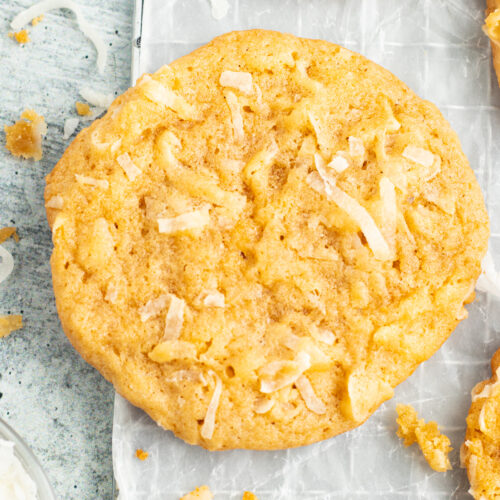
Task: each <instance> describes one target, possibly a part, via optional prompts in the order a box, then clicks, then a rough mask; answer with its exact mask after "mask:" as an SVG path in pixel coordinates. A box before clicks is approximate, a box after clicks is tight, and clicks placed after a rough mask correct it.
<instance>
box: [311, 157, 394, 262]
mask: <svg viewBox="0 0 500 500" xmlns="http://www.w3.org/2000/svg"><path fill="white" fill-rule="evenodd" d="M315 161H316V168H317V170H318V173H319V176H320V178H318V177H316V176H315V175H314V172H312V173H311V174H309V176H308V177H307V181H308V183H309V185H310V186H311V187H312V188H313V189H314V190H315V191H318V192H319V193H320V194H323V195H325V194H326V197H327V198H328V199H329V200H331V201H333V202H334V203H336V204H337V205H338V206H339V207H340V208H341V209H342V210H344V211H345V212H347V214H348V215H349V216H350V217H352V219H353V220H354V221H355V222H356V223H357V224H358V225H359V227H360V229H361V231H362V232H363V234H364V236H365V238H366V241H367V242H368V245H369V247H370V248H371V249H372V252H373V254H374V255H375V258H376V259H378V260H390V259H391V258H392V252H391V250H390V248H389V245H388V244H387V242H386V241H385V239H384V237H383V236H382V233H381V232H380V229H379V228H378V227H377V225H376V224H375V221H374V220H373V218H372V216H371V215H370V214H369V213H368V211H367V210H366V208H364V207H363V206H361V205H360V204H359V203H358V202H357V201H356V200H355V199H354V198H351V197H350V196H349V195H348V194H347V193H346V192H344V191H342V190H341V189H339V188H338V187H337V186H336V185H335V184H334V181H332V177H331V176H330V175H329V174H326V173H325V168H324V160H323V159H322V158H321V156H320V155H315ZM321 180H322V181H323V182H321Z"/></svg>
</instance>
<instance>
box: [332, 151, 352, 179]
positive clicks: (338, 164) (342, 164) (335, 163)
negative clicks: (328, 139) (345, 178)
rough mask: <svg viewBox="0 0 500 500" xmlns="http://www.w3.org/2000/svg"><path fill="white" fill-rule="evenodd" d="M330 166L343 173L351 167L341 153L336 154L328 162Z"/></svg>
mask: <svg viewBox="0 0 500 500" xmlns="http://www.w3.org/2000/svg"><path fill="white" fill-rule="evenodd" d="M328 166H329V167H330V168H333V170H335V172H337V173H338V174H341V173H342V172H343V171H344V170H346V169H347V168H349V162H348V161H347V160H346V159H345V158H344V157H343V156H342V155H340V154H338V153H337V154H336V155H335V156H334V157H333V158H332V159H331V161H330V163H329V164H328Z"/></svg>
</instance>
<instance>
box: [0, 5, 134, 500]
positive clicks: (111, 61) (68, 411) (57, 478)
mask: <svg viewBox="0 0 500 500" xmlns="http://www.w3.org/2000/svg"><path fill="white" fill-rule="evenodd" d="M33 3H34V0H2V1H1V2H0V64H1V66H2V70H1V71H0V124H1V132H0V227H4V226H11V225H15V226H16V227H17V228H18V232H19V236H20V238H21V241H20V243H18V244H16V243H14V242H13V241H10V240H9V241H8V242H6V243H5V244H4V245H5V247H6V248H7V249H8V250H9V251H10V252H11V253H12V255H13V257H14V260H15V268H14V272H13V273H12V274H11V275H10V277H9V278H8V279H7V280H6V281H4V282H3V283H1V284H0V314H7V313H9V312H10V313H12V314H18V313H21V314H22V315H23V320H24V322H25V327H24V328H23V329H22V330H20V331H17V332H14V333H12V334H11V335H10V336H9V337H7V338H3V339H0V396H1V397H0V417H1V418H3V419H4V420H5V421H6V422H7V423H9V424H10V425H11V426H12V427H14V429H15V430H16V431H18V433H19V434H21V435H22V437H23V438H24V439H25V440H26V441H27V443H28V445H29V446H30V447H31V448H32V449H33V451H34V452H35V454H36V456H37V457H38V458H39V460H40V461H41V463H42V465H43V467H44V468H45V470H46V471H47V474H48V476H49V478H50V481H51V483H52V485H53V487H54V489H55V492H56V496H57V498H61V499H65V500H70V499H109V498H111V497H112V492H113V472H112V462H111V426H112V417H113V397H114V391H113V388H112V387H111V385H109V384H108V383H107V382H105V381H104V379H103V378H102V377H101V376H100V375H99V374H98V373H97V372H96V371H95V370H94V369H93V368H91V367H90V366H88V365H87V364H86V363H85V362H84V361H83V360H82V359H81V358H80V356H79V355H78V354H77V353H76V351H74V350H73V348H72V347H71V345H70V343H69V342H68V340H67V339H66V337H65V336H64V333H63V331H62V329H61V326H60V324H59V320H58V318H57V314H56V308H55V303H54V297H53V292H52V285H51V277H50V268H49V257H50V253H51V248H52V242H51V235H50V231H49V228H48V225H47V222H46V219H45V210H44V207H43V189H44V184H45V182H44V178H45V176H46V175H47V174H48V173H49V172H50V170H51V169H52V167H53V166H54V164H55V163H56V162H57V160H58V159H59V157H60V156H61V154H62V152H63V151H64V149H65V148H66V146H67V145H68V144H69V142H70V140H67V141H66V140H63V137H62V129H63V124H64V120H65V119H66V118H69V117H75V116H76V112H75V106H74V105H75V101H76V100H79V95H78V90H79V89H80V88H81V87H91V88H94V89H96V90H99V91H101V92H113V93H116V94H119V93H122V92H123V91H124V90H125V89H126V88H127V87H128V83H129V78H130V41H131V26H132V13H133V0H105V1H103V0H85V1H83V0H80V1H79V3H80V4H81V5H82V9H83V12H84V15H85V17H86V18H87V19H88V20H89V21H90V22H91V23H92V24H93V26H95V28H97V30H98V31H99V32H100V33H101V35H102V37H103V38H104V40H105V41H106V43H107V44H108V45H109V52H108V63H107V66H106V71H105V73H104V75H99V74H98V73H97V70H96V66H95V57H96V53H95V50H94V47H93V46H92V44H91V43H90V42H89V41H88V40H87V39H86V38H85V36H84V35H83V34H82V33H81V32H80V31H79V30H78V28H77V25H76V22H75V17H74V15H73V14H72V13H71V12H70V11H67V10H58V11H53V12H51V13H49V14H48V15H46V16H45V19H44V20H43V21H42V22H41V23H40V24H38V25H37V26H36V27H31V26H29V31H30V38H31V40H32V41H31V42H30V43H28V44H26V45H25V46H22V45H18V44H17V43H16V42H15V41H13V40H11V39H10V38H8V36H7V33H8V31H9V30H10V27H9V23H10V20H11V19H12V18H13V17H14V16H15V15H16V14H17V13H18V12H20V11H21V10H22V9H23V8H26V7H29V6H30V5H32V4H33ZM80 100H81V99H80ZM25 108H33V109H35V110H36V111H37V112H38V113H40V114H42V115H43V116H45V119H46V121H47V124H48V132H47V136H46V138H45V140H44V145H43V146H44V147H43V149H44V157H43V159H42V161H40V162H38V163H34V162H33V161H31V160H19V159H16V158H14V157H12V156H11V155H10V154H9V152H8V151H7V150H6V149H5V147H4V144H5V134H4V132H3V127H4V125H10V124H12V123H14V121H15V120H17V119H18V118H19V116H20V114H21V112H22V111H23V110H24V109H25Z"/></svg>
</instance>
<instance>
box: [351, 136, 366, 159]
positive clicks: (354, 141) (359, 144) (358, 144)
mask: <svg viewBox="0 0 500 500" xmlns="http://www.w3.org/2000/svg"><path fill="white" fill-rule="evenodd" d="M347 140H348V141H349V154H350V155H351V156H352V157H353V158H364V156H365V146H364V144H363V141H362V140H361V139H359V138H358V137H353V136H351V137H349V138H348V139H347Z"/></svg>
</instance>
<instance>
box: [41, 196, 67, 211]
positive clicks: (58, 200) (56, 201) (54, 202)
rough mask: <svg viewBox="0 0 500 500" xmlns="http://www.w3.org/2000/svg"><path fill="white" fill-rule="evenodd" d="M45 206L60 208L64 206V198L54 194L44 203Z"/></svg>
mask: <svg viewBox="0 0 500 500" xmlns="http://www.w3.org/2000/svg"><path fill="white" fill-rule="evenodd" d="M45 207H46V208H55V209H56V210H61V209H62V208H63V207H64V198H63V197H62V196H60V195H58V194H56V195H55V196H52V198H51V199H50V200H49V201H48V202H47V203H45Z"/></svg>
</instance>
